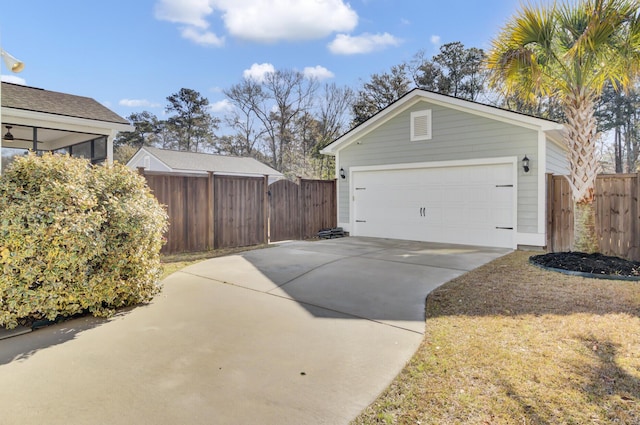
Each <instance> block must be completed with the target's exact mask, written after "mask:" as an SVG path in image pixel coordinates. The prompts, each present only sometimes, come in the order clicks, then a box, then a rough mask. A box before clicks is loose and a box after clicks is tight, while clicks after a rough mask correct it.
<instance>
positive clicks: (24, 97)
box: [2, 82, 129, 124]
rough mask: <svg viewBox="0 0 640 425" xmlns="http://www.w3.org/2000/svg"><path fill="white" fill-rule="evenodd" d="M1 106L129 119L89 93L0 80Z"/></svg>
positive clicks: (117, 120) (92, 117)
mask: <svg viewBox="0 0 640 425" xmlns="http://www.w3.org/2000/svg"><path fill="white" fill-rule="evenodd" d="M2 106H3V107H5V108H14V109H23V110H27V111H34V112H44V113H47V114H54V115H62V116H67V117H75V118H84V119H89V120H96V121H105V122H113V123H118V124H129V121H127V120H126V119H124V118H122V117H121V116H120V115H118V114H116V113H115V112H113V111H112V110H110V109H109V108H107V107H106V106H104V105H102V104H100V103H99V102H97V101H95V100H94V99H91V98H90V97H84V96H75V95H72V94H66V93H59V92H54V91H49V90H43V89H39V88H35V87H28V86H23V85H20V84H12V83H5V82H3V83H2Z"/></svg>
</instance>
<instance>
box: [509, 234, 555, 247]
mask: <svg viewBox="0 0 640 425" xmlns="http://www.w3.org/2000/svg"><path fill="white" fill-rule="evenodd" d="M546 244H547V242H546V237H545V234H544V233H516V247H517V245H527V246H539V247H543V246H545V245H546Z"/></svg>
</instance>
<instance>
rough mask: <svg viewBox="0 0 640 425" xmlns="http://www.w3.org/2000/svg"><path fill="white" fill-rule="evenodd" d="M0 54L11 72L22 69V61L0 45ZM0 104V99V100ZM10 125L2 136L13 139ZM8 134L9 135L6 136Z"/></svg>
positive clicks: (0, 90) (0, 107) (0, 94)
mask: <svg viewBox="0 0 640 425" xmlns="http://www.w3.org/2000/svg"><path fill="white" fill-rule="evenodd" d="M0 56H2V60H3V62H4V64H5V66H6V67H7V68H8V69H10V70H11V72H20V71H22V70H23V69H24V62H22V61H19V60H18V59H16V58H14V57H13V56H11V55H10V54H9V53H7V52H5V50H4V49H3V48H2V47H0ZM1 98H2V83H0V99H1ZM0 104H1V101H0ZM0 128H2V106H0ZM10 129H11V126H9V125H8V126H7V134H6V135H5V136H4V138H5V139H7V140H13V134H11V131H9V130H10ZM7 136H9V137H7ZM1 155H2V139H0V156H1ZM0 174H2V162H1V161H0Z"/></svg>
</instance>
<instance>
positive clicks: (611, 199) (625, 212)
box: [547, 174, 640, 261]
mask: <svg viewBox="0 0 640 425" xmlns="http://www.w3.org/2000/svg"><path fill="white" fill-rule="evenodd" d="M639 198H640V174H606V175H599V176H598V178H597V179H596V190H595V201H594V202H595V209H596V234H597V236H598V243H599V250H600V252H601V253H603V254H605V255H613V256H616V257H623V258H628V259H632V260H636V261H640V235H639V232H640V205H639V201H638V199H639ZM572 241H573V201H572V199H571V188H570V187H569V182H568V181H567V179H566V177H564V176H552V175H548V176H547V249H548V250H549V251H551V252H559V251H569V250H570V249H571V248H572V247H571V243H572Z"/></svg>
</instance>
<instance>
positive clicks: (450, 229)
mask: <svg viewBox="0 0 640 425" xmlns="http://www.w3.org/2000/svg"><path fill="white" fill-rule="evenodd" d="M513 167H514V166H513V164H498V165H479V166H466V167H447V168H443V167H437V168H422V169H409V170H384V171H360V172H354V173H353V179H354V182H353V184H354V187H355V188H360V189H361V190H355V191H354V192H353V193H354V202H353V206H354V210H353V213H354V215H355V217H354V218H355V223H354V228H353V234H354V235H358V236H374V237H385V238H397V239H409V240H423V241H433V242H448V243H460V244H473V245H485V246H500V247H513V240H514V232H515V230H513V229H509V228H512V227H513V208H514V205H513V200H514V190H515V189H514V185H513V174H514V173H513Z"/></svg>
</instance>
